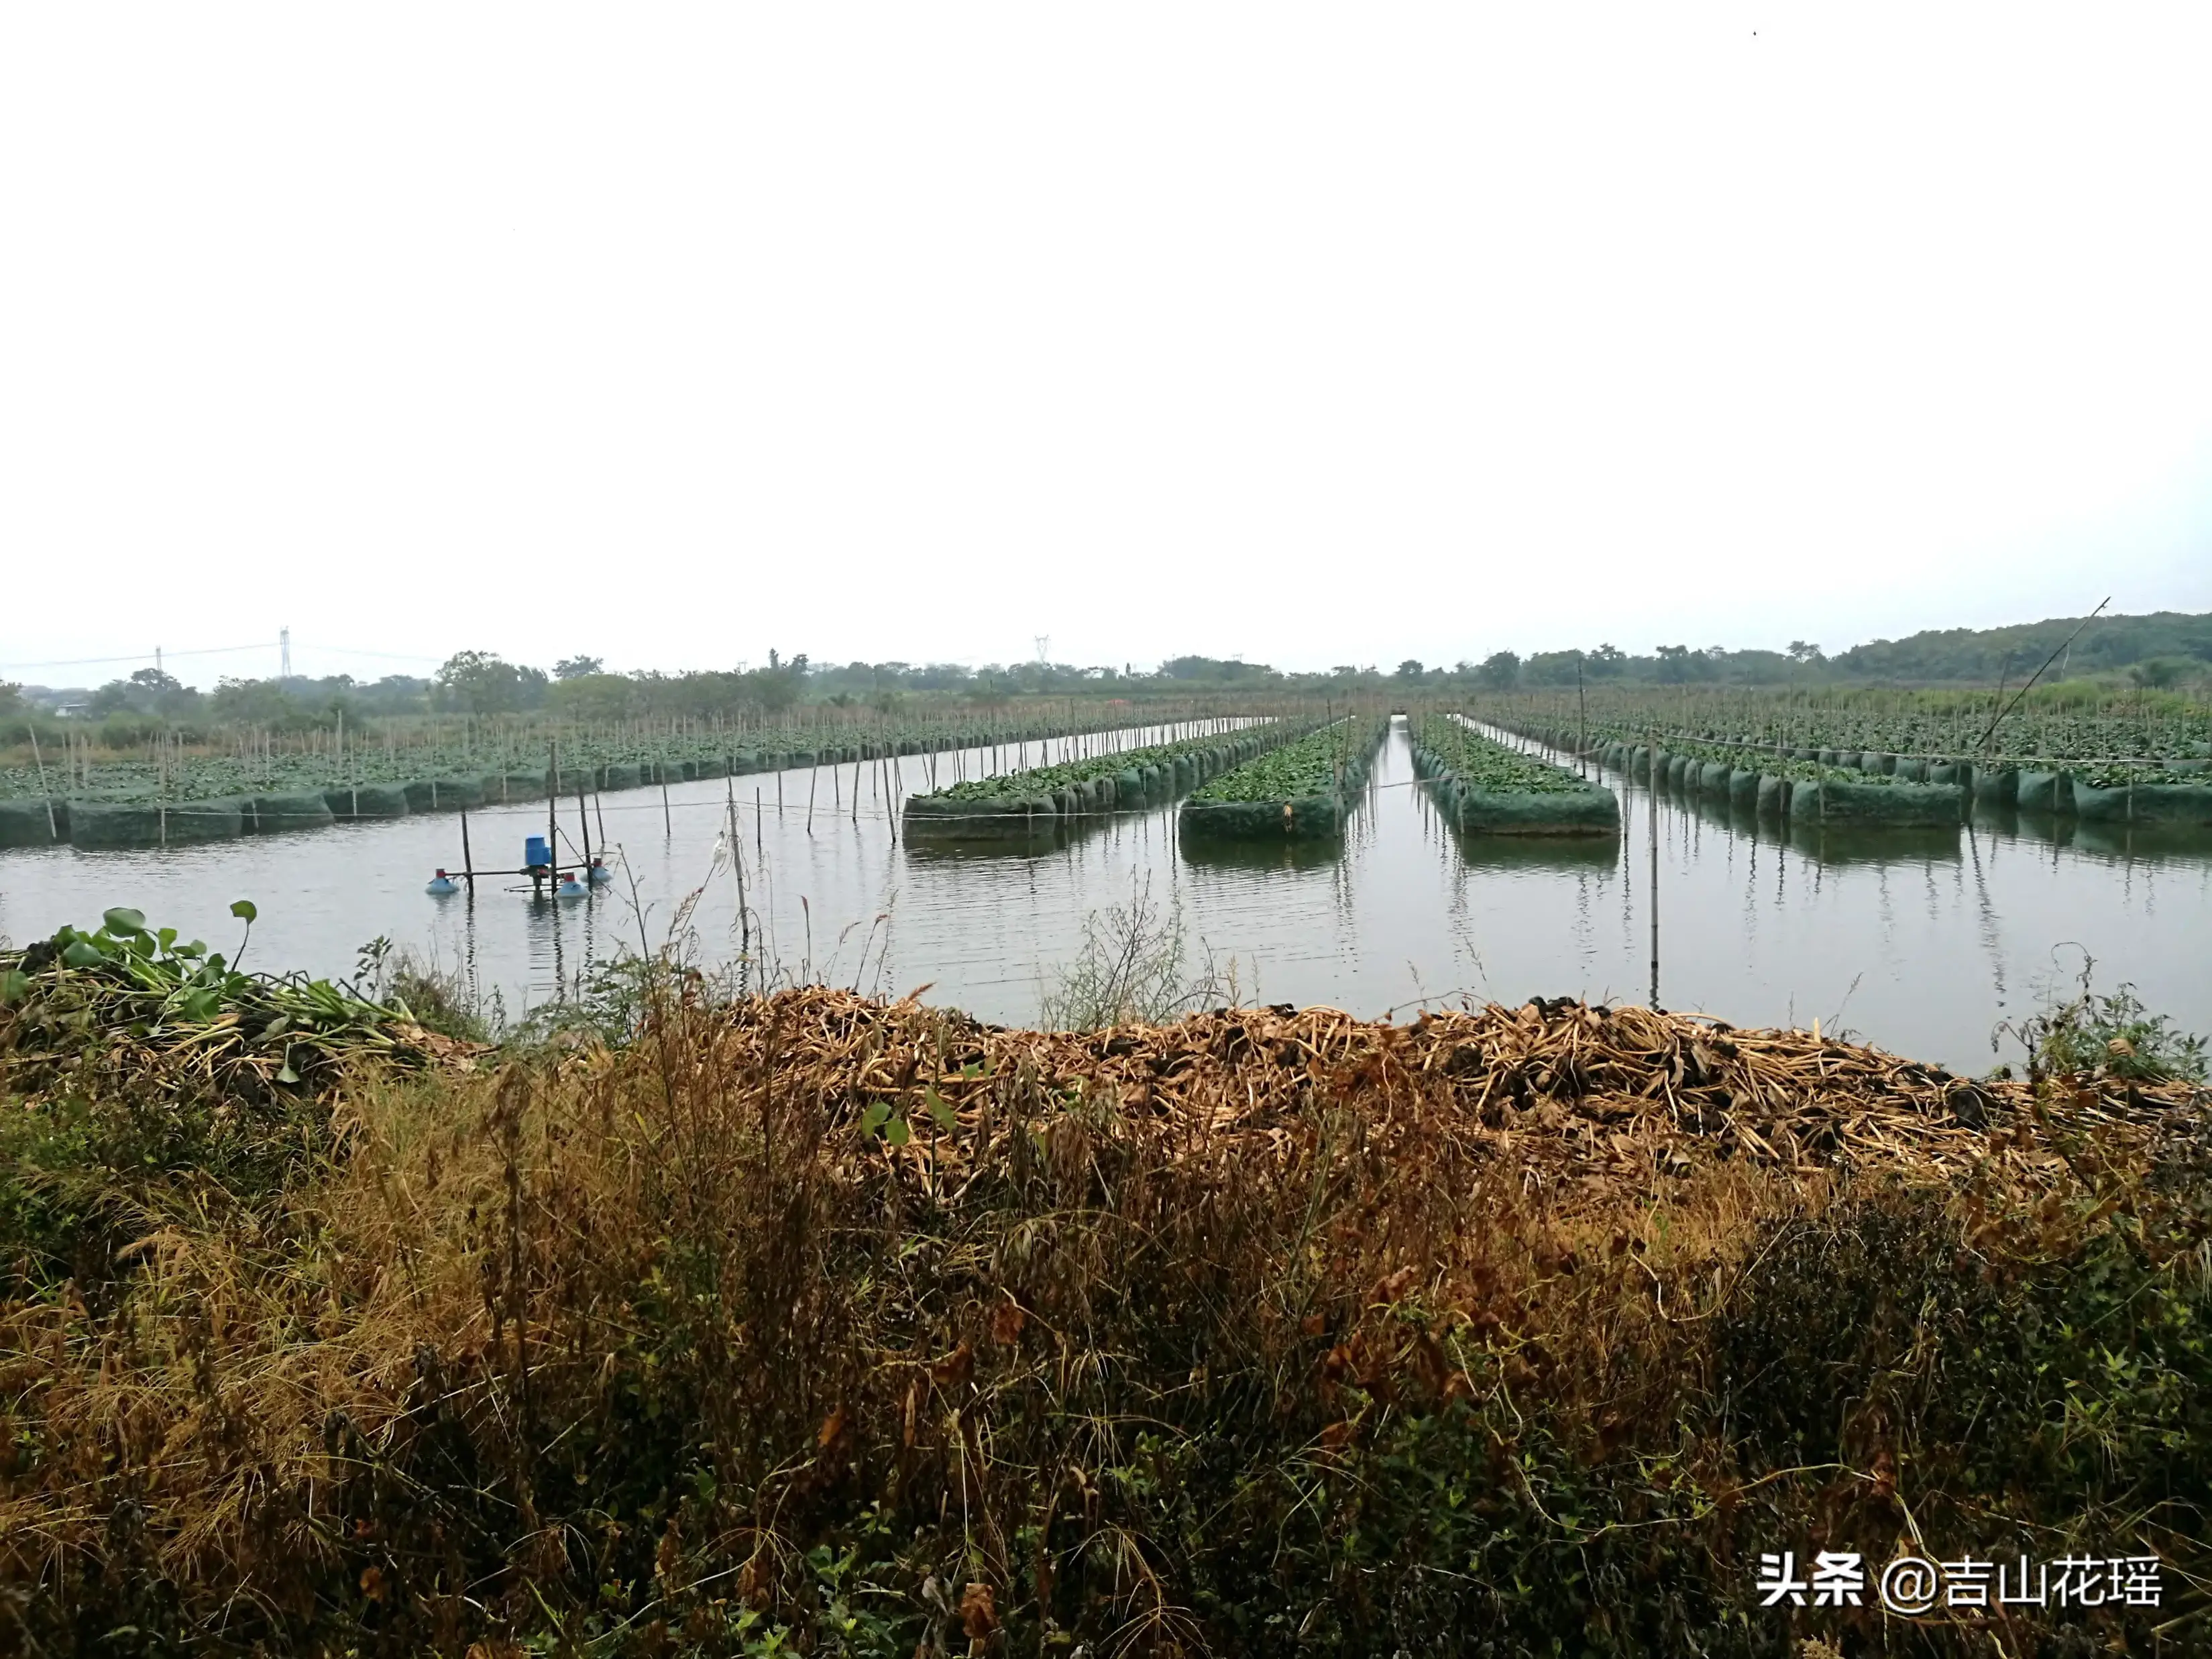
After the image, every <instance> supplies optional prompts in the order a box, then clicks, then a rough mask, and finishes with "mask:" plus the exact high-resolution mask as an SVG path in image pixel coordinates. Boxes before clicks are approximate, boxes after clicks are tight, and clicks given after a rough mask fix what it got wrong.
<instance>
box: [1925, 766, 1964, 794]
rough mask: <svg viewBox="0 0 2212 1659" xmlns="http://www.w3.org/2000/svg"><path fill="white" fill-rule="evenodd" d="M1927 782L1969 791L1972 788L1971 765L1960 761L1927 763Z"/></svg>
mask: <svg viewBox="0 0 2212 1659" xmlns="http://www.w3.org/2000/svg"><path fill="white" fill-rule="evenodd" d="M1928 781H1929V782H1930V783H1948V784H1953V785H1955V786H1956V787H1959V788H1960V789H1971V788H1972V787H1974V768H1973V763H1972V762H1971V761H1962V760H1931V761H1929V763H1928Z"/></svg>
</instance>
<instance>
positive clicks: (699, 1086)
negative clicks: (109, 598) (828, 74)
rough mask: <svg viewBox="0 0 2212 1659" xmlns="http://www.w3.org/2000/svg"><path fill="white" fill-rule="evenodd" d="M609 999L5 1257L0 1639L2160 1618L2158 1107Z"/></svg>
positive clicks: (1228, 1029)
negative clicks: (270, 1174) (564, 1028)
mask: <svg viewBox="0 0 2212 1659" xmlns="http://www.w3.org/2000/svg"><path fill="white" fill-rule="evenodd" d="M657 998H658V1000H656V1002H655V1004H654V1006H653V1010H652V1012H651V1014H650V1017H649V1018H647V1020H646V1021H645V1023H644V1025H643V1029H642V1033H641V1036H639V1037H638V1039H637V1040H636V1041H635V1042H632V1043H630V1044H629V1045H628V1046H626V1047H623V1048H619V1049H607V1048H588V1049H584V1050H580V1051H560V1052H556V1053H554V1054H546V1055H541V1056H539V1057H537V1058H535V1059H516V1058H509V1057H502V1056H497V1055H492V1054H485V1053H482V1052H471V1051H468V1050H465V1049H462V1048H450V1049H447V1050H446V1051H445V1052H444V1054H443V1058H442V1063H441V1066H440V1067H439V1068H438V1069H436V1070H435V1071H433V1072H431V1073H428V1074H427V1075H425V1074H415V1075H398V1074H393V1073H389V1072H386V1071H380V1070H378V1069H374V1068H370V1069H365V1070H362V1071H359V1072H357V1073H355V1074H354V1076H353V1077H352V1079H351V1080H350V1081H349V1082H348V1083H347V1084H346V1085H344V1086H343V1087H342V1088H340V1089H339V1090H338V1091H337V1092H336V1093H335V1094H334V1095H333V1096H332V1097H331V1098H330V1100H329V1101H328V1102H327V1103H326V1104H327V1108H328V1111H329V1117H328V1120H327V1121H326V1123H325V1126H324V1130H325V1144H324V1147H323V1150H322V1151H321V1152H320V1153H319V1158H318V1161H317V1162H316V1164H315V1165H314V1167H313V1169H312V1170H306V1171H294V1172H292V1173H289V1174H288V1175H287V1176H286V1177H285V1179H284V1180H283V1181H282V1182H279V1183H277V1184H276V1186H275V1187H274V1188H273V1189H271V1190H269V1191H265V1192H262V1191H256V1192H252V1193H248V1192H246V1190H245V1189H244V1186H243V1184H242V1183H240V1182H216V1181H212V1180H210V1179H208V1178H206V1177H204V1176H203V1175H201V1174H198V1173H197V1172H195V1171H193V1170H174V1171H171V1172H169V1173H167V1174H166V1175H165V1176H163V1177H162V1178H161V1179H160V1180H156V1181H151V1182H143V1183H142V1184H141V1185H140V1186H139V1187H138V1188H136V1189H135V1190H134V1193H133V1195H132V1197H131V1204H130V1206H129V1210H128V1214H129V1216H130V1217H131V1219H132V1224H133V1225H132V1227H131V1229H130V1230H129V1231H131V1232H132V1233H133V1235H134V1236H132V1237H129V1238H128V1239H127V1240H123V1241H121V1242H120V1243H119V1245H118V1248H116V1249H113V1250H112V1251H108V1252H106V1255H104V1257H103V1258H102V1259H101V1260H100V1261H99V1262H98V1264H97V1265H96V1266H95V1265H88V1259H87V1258H86V1257H85V1256H84V1255H83V1253H82V1251H79V1252H77V1253H76V1255H70V1253H69V1252H68V1251H60V1252H58V1253H57V1254H54V1255H52V1257H51V1259H52V1261H60V1262H64V1263H74V1266H73V1267H72V1269H71V1270H70V1271H69V1272H67V1273H61V1272H60V1271H58V1270H55V1271H50V1272H48V1273H46V1274H45V1275H44V1276H43V1277H41V1276H40V1273H39V1272H37V1271H35V1270H34V1269H33V1265H32V1264H29V1263H26V1265H25V1266H24V1267H22V1268H21V1270H20V1271H19V1273H18V1276H17V1282H16V1288H15V1294H14V1297H13V1299H12V1300H11V1301H10V1302H9V1304H8V1305H7V1307H6V1309H5V1311H4V1315H0V1344H3V1345H4V1347H5V1350H6V1354H7V1358H6V1359H5V1361H4V1362H0V1363H4V1366H5V1370H4V1373H0V1409H4V1413H5V1420H4V1424H0V1427H4V1429H5V1431H7V1435H8V1440H7V1449H5V1450H4V1452H0V1457H4V1459H5V1463H4V1468H0V1579H4V1583H5V1585H6V1587H7V1591H8V1595H7V1599H5V1600H4V1601H0V1626H5V1627H6V1628H7V1629H8V1630H9V1631H10V1632H12V1633H13V1634H14V1635H15V1636H16V1637H18V1638H21V1640H22V1642H23V1643H24V1644H26V1645H27V1646H29V1647H31V1648H33V1649H34V1650H46V1651H57V1652H58V1651H71V1650H82V1651H90V1650H99V1651H103V1652H112V1651H131V1650H147V1651H153V1650H162V1651H167V1650H179V1649H197V1650H205V1651H244V1650H251V1649H254V1648H257V1647H258V1648H259V1649H261V1650H268V1651H279V1650H282V1651H299V1650H327V1651H333V1652H335V1651H339V1650H345V1651H353V1652H364V1653H366V1652H395V1653H397V1652H409V1653H413V1652H422V1651H436V1652H445V1653H452V1654H455V1655H460V1654H464V1653H476V1654H480V1655H483V1656H491V1655H494V1654H507V1653H513V1652H519V1651H521V1650H523V1647H524V1645H525V1644H528V1645H531V1646H532V1647H534V1648H535V1649H537V1650H564V1651H572V1652H578V1653H585V1652H590V1653H605V1654H615V1653H629V1652H636V1653H652V1654H667V1653H678V1652H684V1653H701V1654H705V1653H731V1654H737V1653H754V1652H761V1653H767V1652H781V1651H794V1650H803V1651H809V1652H814V1653H836V1654H869V1655H876V1654H881V1655H897V1656H899V1659H905V1656H908V1655H915V1654H921V1655H935V1654H945V1653H954V1652H959V1653H998V1652H1048V1653H1059V1652H1069V1653H1072V1652H1073V1651H1074V1650H1075V1649H1076V1648H1077V1647H1078V1646H1079V1645H1081V1646H1085V1647H1087V1648H1088V1649H1089V1650H1090V1651H1091V1653H1093V1654H1098V1653H1105V1652H1113V1653H1117V1654H1121V1653H1127V1654H1170V1653H1174V1654H1186V1655H1194V1654H1199V1653H1208V1652H1211V1653H1222V1654H1244V1653H1307V1652H1312V1653H1322V1652H1327V1653H1364V1652H1374V1653H1392V1652H1395V1651H1398V1650H1401V1649H1403V1650H1412V1651H1419V1652H1423V1653H1443V1652H1470V1653H1474V1652H1500V1653H1504V1652H1516V1651H1526V1650H1552V1649H1553V1646H1554V1645H1555V1644H1556V1645H1557V1646H1559V1648H1560V1649H1561V1650H1571V1651H1585V1650H1586V1651H1593V1652H1606V1653H1613V1652H1620V1653H1653V1654H1662V1653H1674V1652H1681V1651H1691V1650H1696V1651H1700V1652H1708V1653H1741V1654H1781V1653H1784V1652H1788V1651H1791V1650H1793V1649H1794V1648H1795V1645H1796V1643H1797V1642H1798V1641H1799V1640H1800V1639H1801V1638H1813V1637H1815V1636H1817V1637H1819V1638H1820V1639H1822V1640H1827V1641H1833V1642H1835V1643H1838V1644H1839V1650H1840V1651H1844V1652H1858V1651H1875V1650H1880V1651H1899V1652H1946V1651H1958V1650H1964V1649H1962V1648H1960V1647H1959V1646H1957V1645H1955V1644H1959V1643H1964V1642H1966V1641H1969V1640H1972V1641H1977V1642H1978V1641H1980V1640H1982V1639H1983V1634H1985V1633H1986V1632H1987V1631H1988V1630H1990V1629H1995V1628H1998V1626H1989V1625H1981V1626H1978V1625H1977V1620H1983V1619H1984V1617H1985V1615H1984V1614H1980V1613H1971V1612H1964V1611H1962V1612H1959V1613H1945V1614H1941V1615H1938V1616H1937V1618H1936V1619H1935V1620H1931V1621H1929V1622H1928V1623H1926V1624H1923V1625H1916V1624H1912V1623H1910V1622H1902V1621H1894V1620H1884V1619H1883V1618H1882V1616H1881V1613H1880V1611H1879V1609H1878V1608H1874V1609H1868V1608H1861V1609H1848V1608H1847V1609H1821V1610H1817V1611H1815V1610H1810V1609H1808V1610H1801V1611H1797V1612H1795V1613H1792V1612H1789V1611H1762V1610H1760V1609H1759V1608H1758V1607H1756V1604H1755V1598H1754V1597H1753V1594H1752V1589H1753V1577H1754V1571H1755V1563H1756V1561H1757V1558H1758V1555H1759V1552H1760V1551H1761V1550H1762V1549H1775V1548H1790V1549H1793V1550H1795V1551H1796V1553H1798V1555H1799V1557H1800V1558H1801V1559H1804V1558H1806V1557H1807V1556H1808V1554H1809V1552H1810V1551H1812V1550H1813V1549H1814V1548H1854V1549H1860V1550H1863V1552H1864V1553H1866V1554H1867V1555H1868V1557H1869V1559H1873V1560H1877V1561H1878V1560H1880V1559H1885V1558H1887V1556H1888V1555H1890V1554H1892V1553H1895V1551H1896V1549H1897V1548H1898V1547H1899V1541H1900V1540H1903V1539H1906V1538H1908V1537H1911V1536H1915V1535H1925V1536H1927V1537H1928V1538H1929V1544H1930V1547H1934V1548H1939V1549H1948V1550H1950V1551H1953V1552H1954V1553H1964V1552H1967V1551H1972V1553H1976V1554H1978V1555H1981V1556H1984V1557H1994V1556H2000V1555H2006V1556H2008V1555H2010V1554H2017V1553H2021V1552H2023V1551H2025V1552H2027V1553H2032V1554H2034V1555H2036V1556H2037V1557H2039V1559H2041V1558H2050V1557H2052V1556H2055V1555H2056V1554H2057V1553H2060V1551H2061V1549H2062V1548H2063V1547H2071V1546H2078V1547H2080V1548H2082V1549H2087V1550H2091V1551H2093V1552H2094V1553H2101V1554H2113V1553H2127V1554H2142V1553H2156V1554H2158V1555H2160V1556H2161V1557H2162V1558H2163V1559H2164V1561H2165V1563H2166V1570H2167V1573H2168V1577H2167V1579H2166V1583H2167V1586H2168V1594H2167V1597H2166V1605H2165V1606H2163V1607H2160V1608H2157V1609H2142V1608H2126V1607H2111V1608H2107V1609H2104V1610H2100V1611H2099V1612H2097V1613H2065V1614H2060V1613H2050V1612H2036V1611H2034V1610H2032V1609H2019V1610H2015V1611H2014V1612H2011V1613H2007V1614H2006V1615H2005V1618H2004V1621H2003V1623H2002V1627H2001V1628H2002V1642H2003V1650H2004V1651H2006V1652H2008V1653H2012V1654H2023V1653H2029V1652H2037V1651H2049V1652H2053V1653H2057V1652H2065V1651H2073V1650H2075V1649H2074V1648H2073V1647H2070V1646H2069V1644H2072V1643H2075V1642H2076V1641H2077V1640H2078V1641H2080V1642H2083V1643H2089V1642H2094V1643H2099V1644H2111V1643H2113V1642H2117V1641H2138V1640H2139V1641H2142V1642H2143V1643H2146V1644H2148V1643H2149V1642H2151V1641H2153V1640H2168V1641H2171V1640H2176V1639H2179V1638H2181V1637H2185V1635H2186V1633H2187V1631H2188V1630H2191V1629H2196V1628H2198V1627H2197V1626H2189V1625H2187V1624H2186V1623H2185V1622H2184V1624H2183V1626H2181V1628H2180V1630H2179V1632H2173V1631H2170V1632H2168V1634H2167V1635H2166V1636H2165V1637H2160V1638H2154V1637H2153V1636H2152V1635H2151V1634H2150V1632H2152V1630H2153V1629H2154V1627H2155V1626H2159V1625H2160V1624H2161V1623H2163V1624H2166V1625H2172V1624H2173V1623H2174V1621H2176V1620H2181V1621H2187V1620H2191V1619H2193V1618H2196V1617H2197V1616H2199V1615H2198V1613H2196V1612H2193V1611H2192V1610H2191V1609H2192V1607H2201V1604H2200V1603H2195V1602H2192V1601H2191V1596H2192V1595H2194V1594H2195V1591H2194V1590H2193V1589H2192V1586H2193V1585H2194V1584H2195V1583H2197V1582H2198V1575H2201V1573H2202V1572H2203V1569H2204V1567H2205V1561H2204V1555H2203V1548H2202V1546H2201V1544H2200V1543H2198V1542H2197V1540H2200V1539H2201V1538H2202V1537H2203V1535H2205V1531H2206V1528H2205V1524H2204V1523H2205V1518H2206V1517H2205V1516H2204V1513H2203V1510H2204V1505H2205V1503H2206V1501H2207V1493H2208V1490H2212V1397H2208V1382H2212V1358H2208V1356H2207V1352H2206V1340H2205V1337H2204V1317H2205V1314H2206V1311H2207V1305H2208V1304H2207V1284H2208V1271H2207V1269H2208V1265H2212V1244H2208V1242H2207V1241H2208V1239H2212V1219H2208V1208H2207V1199H2206V1192H2207V1183H2206V1182H2205V1181H2204V1178H2203V1177H2204V1174H2205V1170H2206V1167H2207V1164H2206V1158H2205V1144H2206V1142H2205V1129H2204V1122H2205V1117H2204V1103H2203V1100H2202V1098H2201V1097H2200V1096H2199V1095H2198V1094H2197V1093H2196V1092H2194V1091H2191V1089H2190V1088H2189V1087H2187V1086H2186V1085H2158V1086H2148V1085H2142V1084H2140V1083H2136V1084H2127V1083H2124V1082H2121V1081H2119V1080H2117V1079H2108V1078H2101V1077H2094V1076H2087V1077H2073V1078H2069V1079H2037V1080H2036V1081H2035V1082H2033V1083H2028V1082H2008V1081H1975V1080H1972V1079H1965V1078H1961V1077H1957V1076H1954V1075H1951V1074H1948V1073H1945V1072H1943V1071H1942V1070H1941V1069H1940V1068H1936V1067H1932V1066H1923V1065H1919V1064H1917V1063H1914V1062H1911V1061H1908V1060H1900V1059H1897V1058H1895V1057H1893V1056H1890V1055H1887V1054H1881V1053H1880V1052H1878V1051H1875V1050H1873V1049H1869V1048H1860V1047H1856V1046H1852V1045H1848V1044H1843V1043H1838V1042H1830V1041H1823V1040H1821V1039H1819V1038H1816V1037H1814V1036H1812V1035H1811V1034H1810V1033H1807V1032H1802V1031H1768V1030H1736V1029H1732V1028H1730V1027H1729V1026H1727V1025H1725V1024H1721V1023H1719V1022H1716V1021H1711V1020H1705V1019H1698V1018H1687V1017H1684V1016H1679V1015H1669V1014H1663V1013H1658V1012H1652V1011H1650V1010H1647V1009H1642V1008H1620V1009H1610V1010H1608V1009H1602V1008H1595V1007H1589V1006H1583V1005H1582V1004H1579V1003H1575V1002H1571V1001H1565V1000H1562V1001H1557V1002H1544V1001H1539V1002H1533V1003H1530V1004H1528V1005H1525V1006H1521V1007H1518V1008H1506V1007H1489V1008H1485V1009H1482V1010H1480V1011H1475V1012H1464V1013H1450V1014H1438V1015H1432V1016H1430V1017H1427V1018H1423V1019H1421V1020H1419V1021H1416V1022H1413V1023H1412V1024H1407V1025H1402V1026H1401V1025H1393V1024H1377V1023H1372V1022H1366V1021H1360V1020H1356V1019H1353V1018H1349V1017H1347V1016H1346V1015H1343V1014H1340V1013H1338V1012H1333V1011H1329V1010H1326V1009H1307V1010H1303V1011H1298V1010H1291V1009H1289V1008H1273V1009H1234V1010H1222V1011H1218V1012H1213V1013H1210V1014H1205V1015H1199V1016H1194V1017H1193V1018H1188V1019H1186V1020H1183V1021H1182V1022H1180V1023H1178V1024H1174V1025H1170V1026H1164V1027H1158V1028H1152V1027H1135V1028H1124V1029H1119V1030H1110V1031H1106V1032H1099V1033H1090V1034H1064V1033H1061V1034H1055V1033H1039V1032H1030V1031H1016V1030H1000V1029H997V1028H994V1027H989V1026H985V1025H981V1024H976V1023H975V1022H973V1021H971V1020H969V1019H967V1018H963V1017H962V1016H960V1015H958V1014H956V1013H950V1012H943V1011H939V1010H934V1009H930V1008H927V1007H924V1006H918V1005H915V1004H913V1003H896V1004H884V1003H879V1002H872V1001H869V1000H864V999H860V998H857V997H854V996H851V995H848V994H841V993H836V992H832V991H827V990H818V989H817V990H810V991H803V992H792V993H787V994H781V995H779V996H775V997H773V998H769V999H766V1000H751V1001H745V1002H740V1003H738V1004H735V1005H721V1004H717V1003H714V1002H712V1001H710V1000H706V999H705V998H704V997H703V995H702V994H701V993H700V991H699V989H698V987H697V986H696V981H685V980H684V979H683V978H682V976H680V975H671V976H669V978H668V979H667V980H666V981H664V982H663V983H662V985H661V987H660V988H659V992H658V993H657ZM42 1106H51V1100H50V1099H49V1098H47V1097H43V1096H42V1097H39V1098H37V1099H32V1098H23V1099H19V1100H17V1101H15V1103H13V1104H12V1105H11V1106H10V1109H11V1110H16V1111H28V1110H36V1109H41V1108H42ZM103 1225H109V1226H112V1225H113V1224H112V1218H109V1219H108V1221H106V1223H104V1224H103ZM2192 1322H2193V1323H2192ZM1978 1631H1979V1632H1982V1633H1981V1634H1978V1633H1977V1632H1978ZM115 1632H127V1633H126V1634H124V1635H120V1636H118V1635H116V1634H115ZM2084 1650H2086V1649H2084ZM2175 1650H2176V1651H2179V1650H2182V1649H2180V1648H2179V1647H2177V1648H2176V1649H2175Z"/></svg>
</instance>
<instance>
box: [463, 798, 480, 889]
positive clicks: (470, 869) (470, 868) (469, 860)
mask: <svg viewBox="0 0 2212 1659" xmlns="http://www.w3.org/2000/svg"><path fill="white" fill-rule="evenodd" d="M461 878H462V879H463V880H464V881H465V882H467V883H468V884H469V896H470V897H471V898H474V897H475V896H477V860H476V855H475V854H472V853H471V852H470V851H469V815H468V814H467V813H466V812H463V813H462V814H461Z"/></svg>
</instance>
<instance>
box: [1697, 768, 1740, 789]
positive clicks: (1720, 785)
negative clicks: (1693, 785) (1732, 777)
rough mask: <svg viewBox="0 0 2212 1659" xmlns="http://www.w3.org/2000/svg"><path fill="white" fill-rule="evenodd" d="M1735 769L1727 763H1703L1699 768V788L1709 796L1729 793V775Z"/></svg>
mask: <svg viewBox="0 0 2212 1659" xmlns="http://www.w3.org/2000/svg"><path fill="white" fill-rule="evenodd" d="M1734 770H1735V768H1734V767H1732V766H1730V765H1729V763H1727V762H1726V761H1703V762H1700V763H1699V766H1698V788H1699V791H1700V792H1701V793H1705V794H1708V795H1725V794H1726V793H1728V787H1729V774H1730V773H1731V772H1733V771H1734Z"/></svg>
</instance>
